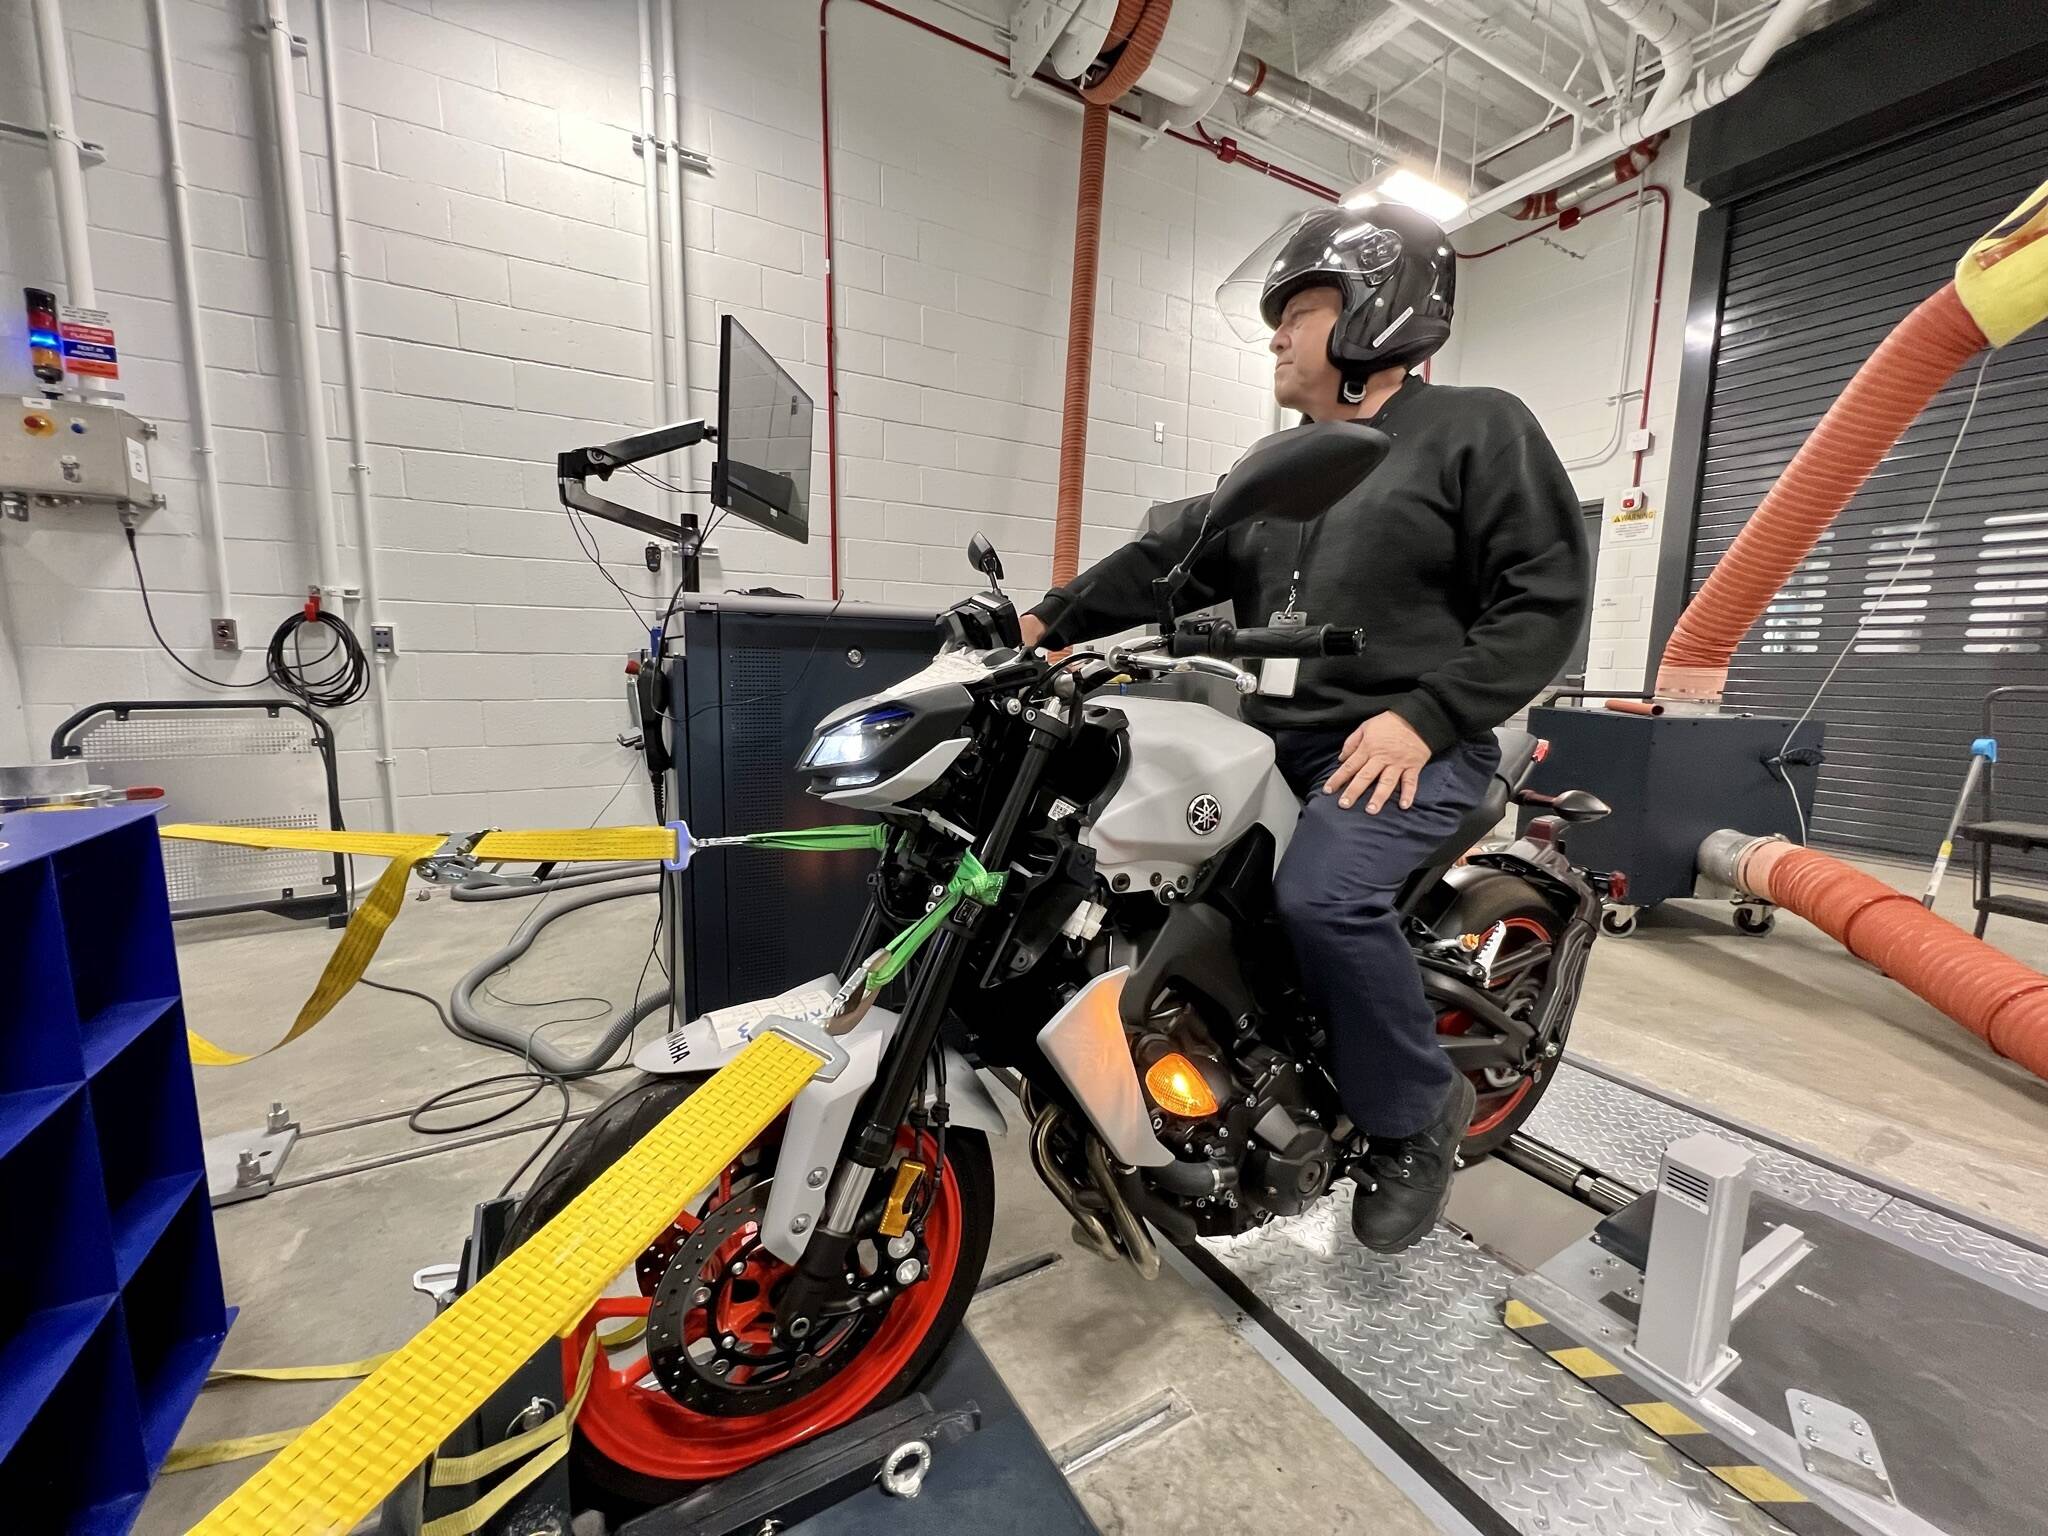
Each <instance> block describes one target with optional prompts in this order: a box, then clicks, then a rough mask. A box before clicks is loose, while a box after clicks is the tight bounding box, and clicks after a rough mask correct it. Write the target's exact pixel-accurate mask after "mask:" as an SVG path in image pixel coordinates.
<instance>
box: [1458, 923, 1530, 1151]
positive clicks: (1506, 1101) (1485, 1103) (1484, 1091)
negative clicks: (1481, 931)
mask: <svg viewBox="0 0 2048 1536" xmlns="http://www.w3.org/2000/svg"><path fill="white" fill-rule="evenodd" d="M1502 926H1504V927H1505V928H1506V929H1507V931H1508V932H1509V933H1527V934H1533V935H1534V936H1535V937H1536V938H1538V939H1540V940H1542V941H1543V942H1544V943H1546V944H1547V943H1549V942H1550V929H1549V928H1548V927H1546V926H1545V925H1544V924H1542V923H1540V922H1538V921H1537V920H1536V919H1535V918H1533V917H1509V918H1504V919H1502ZM1471 1027H1472V1015H1471V1014H1469V1013H1467V1012H1465V1010H1464V1009H1462V1008H1453V1009H1451V1010H1449V1011H1447V1012H1445V1013H1442V1014H1440V1015H1438V1017H1437V1021H1436V1032H1437V1033H1438V1034H1440V1035H1462V1034H1464V1033H1466V1032H1467V1031H1468V1030H1470V1029H1471ZM1467 1075H1468V1076H1470V1077H1471V1078H1472V1080H1473V1086H1474V1087H1475V1088H1477V1089H1478V1090H1479V1096H1480V1103H1479V1107H1478V1109H1477V1110H1475V1111H1474V1113H1473V1118H1472V1123H1471V1125H1469V1126H1467V1127H1466V1129H1465V1135H1466V1136H1467V1137H1468V1138H1470V1137H1473V1136H1484V1135H1485V1134H1486V1133H1487V1132H1488V1131H1493V1130H1498V1129H1499V1128H1500V1126H1501V1125H1502V1123H1503V1122H1505V1121H1506V1120H1507V1118H1508V1117H1509V1116H1510V1115H1512V1114H1513V1113H1514V1112H1515V1111H1516V1109H1518V1108H1520V1106H1521V1103H1522V1101H1523V1100H1524V1099H1526V1098H1528V1097H1529V1094H1530V1091H1531V1090H1532V1089H1534V1088H1535V1086H1536V1079H1537V1076H1538V1074H1537V1073H1536V1072H1530V1073H1528V1074H1527V1075H1525V1076H1524V1077H1523V1078H1522V1080H1521V1081H1520V1082H1519V1083H1516V1084H1515V1086H1514V1087H1512V1088H1494V1087H1492V1086H1491V1085H1490V1084H1488V1083H1487V1081H1486V1080H1485V1079H1484V1078H1483V1077H1481V1076H1480V1075H1479V1074H1478V1073H1468V1074H1467Z"/></svg>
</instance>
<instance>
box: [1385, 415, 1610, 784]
mask: <svg viewBox="0 0 2048 1536" xmlns="http://www.w3.org/2000/svg"><path fill="white" fill-rule="evenodd" d="M1463 503H1464V528H1463V538H1464V544H1465V551H1466V552H1465V555H1464V559H1465V562H1466V566H1467V569H1468V570H1469V572H1470V576H1471V590H1472V591H1473V592H1474V593H1476V594H1477V597H1478V614H1477V617H1475V618H1474V620H1473V621H1472V624H1471V627H1470V628H1469V629H1468V630H1467V631H1466V635H1465V644H1464V646H1463V647H1462V648H1461V649H1460V650H1458V651H1457V652H1455V653H1454V654H1453V655H1452V656H1451V657H1450V659H1449V660H1447V661H1446V662H1444V664H1443V665H1442V666H1440V667H1438V668H1437V669H1436V670H1434V671H1433V672H1429V673H1426V674H1425V675H1423V676H1422V677H1420V678H1418V679H1417V680H1416V685H1415V687H1414V689H1413V690H1412V691H1411V692H1409V693H1408V694H1406V695H1405V696H1403V697H1402V698H1400V699H1398V700H1396V701H1395V702H1394V703H1393V704H1391V705H1390V706H1388V707H1389V708H1390V709H1391V710H1392V711H1393V712H1394V713H1395V714H1397V715H1399V716H1400V717H1401V718H1402V719H1403V720H1404V721H1406V722H1407V723H1408V724H1409V725H1411V726H1413V727H1414V728H1415V730H1416V732H1417V733H1418V734H1419V735H1420V736H1421V737H1422V739H1423V740H1424V741H1425V742H1427V743H1428V744H1429V747H1430V750H1431V751H1433V752H1441V751H1442V750H1444V748H1446V747H1448V746H1450V745H1451V744H1452V743H1454V742H1458V741H1462V740H1465V739H1467V738H1469V737H1473V736H1477V735H1480V734H1482V733H1483V732H1485V731H1488V730H1490V729H1492V728H1493V727H1494V726H1496V725H1499V724H1500V723H1501V722H1502V721H1504V720H1506V719H1507V718H1508V717H1509V716H1510V715H1512V714H1513V713H1514V712H1515V711H1516V710H1518V709H1520V708H1521V707H1522V706H1523V705H1525V704H1527V703H1528V702H1529V700H1531V699H1532V698H1534V697H1535V696H1536V695H1537V693H1538V692H1540V691H1541V690H1542V689H1543V688H1544V687H1545V686H1546V685H1547V684H1549V683H1550V682H1551V681H1552V680H1553V679H1555V678H1556V676H1557V674H1558V671H1559V670H1560V669H1561V668H1562V667H1563V665H1564V663H1565V661H1566V660H1567V659H1568V658H1569V657H1570V656H1571V653H1572V647H1573V644H1574V643H1575V642H1576V641H1577V639H1578V636H1579V630H1580V627H1581V626H1582V625H1583V624H1584V622H1585V617H1586V604H1587V588H1588V583H1589V574H1590V573H1589V570H1588V565H1587V557H1586V542H1585V529H1584V523H1583V517H1582V514H1581V512H1580V510H1579V498H1578V493H1577V492H1576V491H1575V490H1573V488H1572V482H1571V477H1570V476H1569V475H1567V474H1566V473H1565V469H1564V465H1563V464H1561V463H1559V462H1558V457H1557V453H1556V450H1555V449H1553V448H1552V447H1551V446H1550V440H1549V439H1548V438H1546V437H1545V436H1544V435H1543V429H1542V428H1541V427H1540V426H1538V425H1537V424H1536V421H1535V419H1534V417H1530V416H1527V415H1526V414H1524V415H1523V420H1522V422H1521V424H1520V426H1519V428H1518V430H1517V431H1516V432H1515V434H1514V436H1513V437H1512V438H1511V439H1510V440H1509V441H1508V442H1507V443H1506V444H1505V445H1504V446H1502V447H1501V448H1499V449H1498V450H1497V451H1495V452H1494V454H1493V455H1492V456H1491V458H1490V459H1488V460H1486V461H1484V462H1482V463H1480V464H1478V465H1477V467H1476V469H1474V470H1473V471H1470V472H1468V474H1467V476H1466V479H1465V484H1464V486H1463Z"/></svg>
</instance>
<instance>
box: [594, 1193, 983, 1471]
mask: <svg viewBox="0 0 2048 1536" xmlns="http://www.w3.org/2000/svg"><path fill="white" fill-rule="evenodd" d="M962 1230H963V1221H962V1217H961V1209H960V1188H959V1182H958V1180H957V1178H956V1177H955V1175H954V1173H953V1169H952V1165H951V1164H950V1163H949V1164H947V1165H946V1168H945V1170H944V1174H943V1177H941V1179H940V1181H939V1188H938V1192H937V1195H936V1196H935V1198H934V1199H933V1202H932V1209H931V1212H930V1214H929V1215H927V1216H926V1218H925V1223H924V1238H925V1247H926V1249H927V1250H928V1252H929V1255H930V1260H931V1269H930V1273H929V1274H928V1275H927V1276H926V1278H925V1279H924V1280H922V1281H920V1282H919V1283H918V1284H916V1285H914V1286H912V1287H911V1288H910V1289H909V1290H907V1291H905V1292H904V1293H903V1294H902V1295H901V1296H898V1297H897V1298H896V1300H895V1302H894V1303H893V1304H892V1305H891V1306H890V1308H889V1312H888V1315H887V1316H886V1317H885V1318H884V1319H883V1320H882V1326H881V1327H880V1328H879V1329H878V1330H876V1332H875V1334H874V1336H873V1337H872V1338H870V1339H869V1340H868V1341H867V1343H866V1344H865V1345H864V1346H863V1347H862V1348H861V1350H860V1352H859V1353H858V1354H857V1355H855V1356H854V1358H853V1359H852V1360H850V1361H849V1362H848V1363H847V1364H846V1365H845V1367H844V1368H842V1369H841V1370H840V1371H839V1372H838V1373H837V1374H836V1375H834V1376H831V1377H829V1378H827V1379H826V1380H825V1381H823V1382H821V1383H820V1384H819V1385H818V1387H817V1389H816V1390H815V1391H812V1392H808V1393H806V1394H804V1396H802V1397H800V1398H798V1399H797V1400H796V1401H794V1402H791V1403H785V1404H783V1405H782V1406H781V1407H779V1408H773V1409H770V1410H768V1411H767V1412H765V1413H759V1414H751V1415H746V1416H742V1417H722V1416H718V1415H713V1414H705V1413H698V1412H697V1411H695V1410H694V1409H691V1408H685V1407H684V1406H683V1405H682V1404H681V1403H679V1402H677V1401H676V1400H675V1399H674V1398H672V1397H670V1396H669V1395H668V1394H667V1393H665V1392H663V1391H662V1390H661V1387H660V1385H659V1384H658V1383H656V1382H655V1380H654V1377H653V1375H652V1372H651V1370H650V1368H649V1366H648V1364H647V1357H646V1355H645V1353H644V1352H636V1353H635V1354H634V1355H632V1356H631V1357H630V1358H628V1359H627V1360H626V1362H625V1369H623V1370H615V1369H613V1367H612V1365H611V1363H610V1362H609V1361H608V1360H607V1359H606V1358H605V1355H604V1352H603V1351H601V1350H600V1351H599V1354H598V1358H597V1365H596V1369H595V1370H594V1371H593V1372H592V1375H591V1381H590V1394H589V1396H588V1397H586V1398H585V1399H584V1403H583V1412H582V1413H581V1414H580V1415H579V1416H578V1417H577V1420H576V1429H577V1432H578V1433H580V1434H582V1435H583V1436H584V1437H585V1438H587V1439H588V1440H589V1441H590V1443H591V1445H592V1446H594V1447H595V1448H596V1449H597V1450H598V1451H600V1452H601V1453H603V1454H604V1455H605V1456H606V1457H608V1458H610V1459H611V1460H612V1461H614V1462H616V1463H618V1464H619V1465H620V1466H622V1467H625V1468H627V1469H628V1470H630V1471H633V1472H638V1473H640V1474H641V1475H643V1476H645V1477H651V1478H656V1479H659V1480H661V1481H664V1482H678V1483H698V1482H705V1481H708V1480H710V1479H712V1478H717V1477H725V1476H727V1475H729V1474H731V1473H733V1472H737V1471H739V1470H740V1469H741V1468H743V1467H749V1466H752V1465H753V1464H754V1463H755V1462H757V1461H760V1460H763V1459H764V1458H766V1457H769V1456H772V1455H774V1454H775V1453H776V1452H777V1451H782V1450H787V1449H788V1448H789V1447H790V1446H792V1445H798V1444H801V1443H802V1442H803V1441H805V1440H808V1439H810V1438H811V1437H812V1436H813V1435H818V1434H822V1433H823V1432H824V1431H826V1430H828V1429H835V1428H837V1427H838V1426H839V1425H841V1424H844V1423H846V1422H847V1421H848V1420H849V1419H851V1418H852V1417H853V1416H854V1415H855V1414H857V1413H859V1412H860V1411H861V1410H862V1409H863V1408H865V1407H867V1405H868V1404H869V1403H871V1402H873V1401H874V1400H875V1398H876V1397H878V1396H879V1395H880V1394H881V1393H882V1391H883V1390H884V1389H885V1388H886V1387H887V1386H888V1385H889V1383H890V1382H892V1381H894V1380H895V1379H896V1377H897V1376H898V1375H899V1374H901V1373H902V1371H903V1369H904V1367H905V1366H907V1365H908V1364H909V1363H910V1361H911V1358H912V1357H913V1356H914V1355H915V1354H916V1353H917V1348H918V1345H920V1344H921V1343H923V1342H924V1339H925V1336H926V1335H927V1334H928V1333H930V1331H931V1328H932V1325H933V1324H934V1323H935V1322H936V1321H937V1320H938V1316H939V1313H940V1311H941V1310H942V1309H943V1308H944V1306H945V1303H946V1293H947V1292H948V1291H949V1290H950V1289H951V1288H952V1283H953V1273H954V1270H955V1268H956V1267H957V1265H958V1263H959V1259H960V1243H961V1235H962ZM649 1304H650V1298H648V1297H646V1296H605V1297H601V1298H599V1300H598V1302H597V1305H596V1306H594V1307H592V1308H591V1309H590V1311H589V1313H588V1314H587V1315H586V1316H585V1317H584V1319H583V1321H582V1322H581V1323H580V1324H578V1325H577V1328H576V1332H575V1333H574V1334H572V1335H571V1336H570V1337H569V1338H567V1339H565V1340H564V1341H563V1343H562V1369H563V1379H564V1381H565V1382H566V1383H567V1384H568V1386H569V1387H570V1388H571V1389H573V1387H574V1385H575V1379H576V1373H577V1369H578V1367H579V1366H580V1365H581V1364H582V1360H583V1351H584V1348H585V1346H586V1345H587V1344H588V1343H589V1341H590V1334H591V1330H592V1329H593V1328H595V1327H596V1326H597V1325H598V1324H599V1323H601V1322H603V1321H605V1320H607V1319H610V1318H621V1317H630V1318H639V1319H641V1320H643V1321H644V1320H645V1319H646V1317H647V1312H648V1307H649ZM643 1381H644V1382H646V1383H647V1385H645V1386H643V1385H641V1383H642V1382H643Z"/></svg>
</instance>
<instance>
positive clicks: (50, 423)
mask: <svg viewBox="0 0 2048 1536" xmlns="http://www.w3.org/2000/svg"><path fill="white" fill-rule="evenodd" d="M21 429H22V430H23V431H24V432H26V433H28V435H29V436H31V437H48V436H49V435H50V434H51V433H52V432H54V431H56V430H57V423H56V421H55V420H54V419H52V418H51V417H50V416H48V415H46V414H45V413H44V412H42V411H30V412H29V413H28V414H27V415H26V416H24V417H22V418H21Z"/></svg>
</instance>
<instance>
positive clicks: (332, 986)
mask: <svg viewBox="0 0 2048 1536" xmlns="http://www.w3.org/2000/svg"><path fill="white" fill-rule="evenodd" d="M160 830H161V832H162V833H163V835H164V836H165V837H177V838H184V839H186V840H188V841H191V842H197V843H227V844H230V845H232V846H234V847H238V848H300V849H304V850H306V851H308V852H312V853H351V854H360V855H362V856H363V857H365V858H373V859H389V860H390V861H391V862H390V863H389V864H387V865H385V866H384V873H383V874H381V875H379V876H378V877H377V883H376V885H375V886H373V887H372V888H371V890H370V894H369V897H368V898H367V899H366V900H365V901H364V902H363V904H362V905H361V906H359V907H357V908H356V910H355V915H354V916H353V917H351V918H350V919H349V920H348V928H347V930H346V931H345V932H344V933H343V934H342V936H341V942H340V943H339V944H337V945H335V947H334V953H333V954H332V955H329V956H328V957H327V968H326V969H325V970H324V971H322V972H321V973H320V980H319V981H318V982H317V983H315V984H314V987H313V992H312V995H311V996H310V997H308V998H307V999H306V1000H305V1002H304V1003H302V1004H300V1005H299V1016H298V1017H297V1018H296V1019H294V1020H292V1027H291V1028H290V1029H288V1030H286V1031H285V1033H284V1038H282V1039H281V1040H278V1041H277V1042H275V1043H274V1044H271V1045H267V1046H265V1047H264V1048H263V1049H262V1050H260V1051H247V1052H242V1051H230V1050H225V1049H223V1048H222V1047H220V1046H218V1045H215V1044H214V1043H213V1042H212V1041H211V1040H209V1039H207V1038H206V1037H205V1036H204V1035H202V1034H200V1033H199V1032H198V1031H197V1030H194V1029H192V1028H191V1027H190V1026H189V1025H188V1026H187V1027H186V1030H185V1038H186V1041H187V1043H188V1046H189V1048H190V1050H191V1052H192V1059H193V1061H195V1062H197V1063H198V1064H199V1065H200V1066H202V1067H232V1066H235V1065H237V1064H239V1063H241V1062H244V1061H254V1060H255V1059H256V1058H257V1057H258V1056H264V1055H268V1054H269V1053H270V1052H271V1051H274V1050H276V1049H277V1048H278V1046H281V1045H289V1044H291V1042H292V1041H294V1040H296V1039H298V1038H299V1036H301V1035H303V1034H304V1033H305V1032H306V1031H307V1030H309V1029H311V1028H312V1027H313V1026H314V1025H315V1024H318V1023H319V1022H320V1021H321V1020H322V1019H324V1018H326V1017H327V1015H328V1013H329V1012H330V1011H331V1010H332V1009H333V1007H334V1005H335V1004H336V1003H338V1002H340V1001H341V1000H342V998H343V996H344V995H346V994H347V992H348V989H349V988H350V987H352V986H354V985H355V984H356V983H357V982H358V981H359V980H361V979H362V975H363V971H364V969H365V968H366V967H367V966H368V965H369V963H370V961H371V960H372V959H373V958H374V957H375V955H376V953H377V946H378V945H380V944H382V943H383V942H384V930H385V929H387V928H389V927H390V926H391V920H392V919H393V918H395V917H396V916H398V909H399V907H400V906H401V905H402V904H403V902H404V901H405V882H406V881H407V880H408V879H409V878H410V877H411V875H412V867H413V865H415V864H417V863H418V862H419V861H420V860H421V859H423V858H425V857H426V856H427V855H428V854H430V853H433V852H435V851H436V850H438V849H439V848H440V847H441V846H442V845H443V844H444V843H446V842H447V841H448V839H447V836H446V834H444V833H424V832H331V831H325V830H312V831H299V830H295V829H292V828H288V827H206V826H193V825H188V824H179V825H175V826H168V827H163V828H161V829H160Z"/></svg>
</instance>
